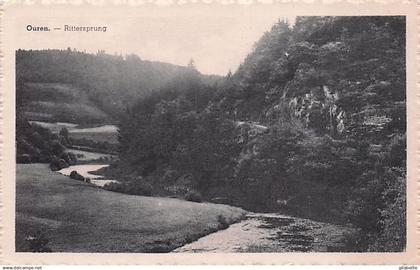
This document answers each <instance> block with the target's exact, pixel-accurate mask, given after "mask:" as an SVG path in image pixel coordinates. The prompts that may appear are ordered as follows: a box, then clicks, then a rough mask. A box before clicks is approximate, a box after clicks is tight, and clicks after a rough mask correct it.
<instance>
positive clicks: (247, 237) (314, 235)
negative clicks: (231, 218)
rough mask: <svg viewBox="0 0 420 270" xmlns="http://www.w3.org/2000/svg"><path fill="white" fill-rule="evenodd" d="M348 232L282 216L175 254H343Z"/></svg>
mask: <svg viewBox="0 0 420 270" xmlns="http://www.w3.org/2000/svg"><path fill="white" fill-rule="evenodd" d="M346 232H348V228H345V227H342V226H338V225H333V224H329V223H322V222H316V221H312V220H308V219H301V218H295V217H290V216H284V215H280V214H275V213H273V214H264V213H250V214H248V215H247V216H246V218H245V219H244V220H242V221H241V222H239V223H235V224H233V225H231V226H229V228H227V229H225V230H221V231H217V232H215V233H213V234H209V235H207V236H204V237H202V238H200V239H198V240H197V241H195V242H192V243H190V244H187V245H185V246H182V247H180V248H177V249H175V250H173V251H172V252H175V253H180V252H182V253H183V252H217V253H218V252H325V251H340V250H343V246H342V243H343V237H344V234H345V233H346Z"/></svg>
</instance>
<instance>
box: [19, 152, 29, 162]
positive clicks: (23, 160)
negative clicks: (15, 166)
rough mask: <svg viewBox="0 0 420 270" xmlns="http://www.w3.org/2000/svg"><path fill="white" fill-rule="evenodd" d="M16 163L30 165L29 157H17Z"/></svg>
mask: <svg viewBox="0 0 420 270" xmlns="http://www.w3.org/2000/svg"><path fill="white" fill-rule="evenodd" d="M16 163H31V156H30V155H28V154H23V155H18V156H17V157H16Z"/></svg>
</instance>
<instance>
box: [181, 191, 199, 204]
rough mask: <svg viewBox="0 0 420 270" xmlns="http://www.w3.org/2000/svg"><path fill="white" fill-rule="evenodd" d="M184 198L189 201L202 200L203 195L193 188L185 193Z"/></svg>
mask: <svg viewBox="0 0 420 270" xmlns="http://www.w3.org/2000/svg"><path fill="white" fill-rule="evenodd" d="M184 199H185V200H187V201H190V202H202V201H203V197H202V196H201V194H200V193H198V192H197V191H195V190H191V191H189V192H188V193H187V194H185V196H184Z"/></svg>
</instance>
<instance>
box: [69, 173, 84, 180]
mask: <svg viewBox="0 0 420 270" xmlns="http://www.w3.org/2000/svg"><path fill="white" fill-rule="evenodd" d="M70 178H71V179H74V180H78V181H85V178H84V177H83V176H82V175H80V174H79V173H78V172H77V171H71V173H70Z"/></svg>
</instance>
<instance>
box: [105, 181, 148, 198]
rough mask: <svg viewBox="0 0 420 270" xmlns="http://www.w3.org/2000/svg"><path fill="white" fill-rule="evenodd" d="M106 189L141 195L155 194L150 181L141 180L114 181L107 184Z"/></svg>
mask: <svg viewBox="0 0 420 270" xmlns="http://www.w3.org/2000/svg"><path fill="white" fill-rule="evenodd" d="M104 189H106V190H109V191H114V192H119V193H125V194H130V195H139V196H151V195H152V194H153V188H152V186H151V185H150V184H148V183H141V182H120V183H115V182H112V183H108V184H106V185H105V186H104Z"/></svg>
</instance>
